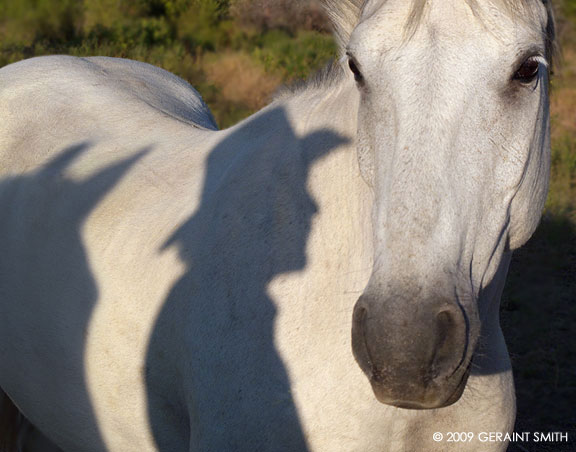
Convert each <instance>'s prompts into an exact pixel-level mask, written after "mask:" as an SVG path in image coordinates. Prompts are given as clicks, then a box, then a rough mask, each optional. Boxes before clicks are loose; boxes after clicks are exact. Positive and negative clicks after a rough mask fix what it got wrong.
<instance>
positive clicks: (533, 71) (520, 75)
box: [514, 57, 540, 83]
mask: <svg viewBox="0 0 576 452" xmlns="http://www.w3.org/2000/svg"><path fill="white" fill-rule="evenodd" d="M539 69H540V63H539V62H538V60H536V59H535V58H533V57H532V58H528V59H527V60H526V61H524V63H522V66H520V69H518V70H517V71H516V73H515V74H514V80H517V81H519V82H521V83H530V82H532V81H533V80H534V79H535V78H536V76H537V75H538V71H539Z"/></svg>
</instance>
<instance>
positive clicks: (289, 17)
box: [231, 0, 330, 31]
mask: <svg viewBox="0 0 576 452" xmlns="http://www.w3.org/2000/svg"><path fill="white" fill-rule="evenodd" d="M231 12H232V15H233V16H234V17H235V18H236V19H237V20H238V21H239V22H240V23H242V24H244V25H249V26H255V27H258V28H261V29H269V28H284V29H287V30H291V31H295V30H303V29H304V30H321V31H329V29H330V25H329V22H328V20H327V18H326V15H325V14H324V12H323V10H322V6H321V5H320V2H319V1H318V0H288V1H287V0H236V1H235V2H234V3H233V4H232V7H231Z"/></svg>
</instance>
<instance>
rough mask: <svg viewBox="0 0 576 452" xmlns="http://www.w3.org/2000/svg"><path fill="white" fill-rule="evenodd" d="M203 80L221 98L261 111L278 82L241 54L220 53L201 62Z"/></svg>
mask: <svg viewBox="0 0 576 452" xmlns="http://www.w3.org/2000/svg"><path fill="white" fill-rule="evenodd" d="M203 66H204V71H205V73H206V77H207V79H208V80H209V81H210V82H212V83H213V84H214V85H215V86H216V87H217V88H218V90H219V92H220V94H221V96H222V97H223V98H224V99H225V100H227V101H229V102H233V103H236V104H243V105H246V106H248V107H249V108H251V109H254V110H256V109H259V108H262V107H263V106H264V105H266V103H267V102H268V101H269V99H270V97H271V95H272V93H273V92H274V91H275V90H276V88H277V87H278V85H279V84H280V83H281V82H282V78H281V77H280V76H279V75H277V74H274V73H267V72H265V71H264V68H263V67H261V66H260V65H259V64H258V63H255V62H254V61H253V60H252V59H251V58H250V57H249V56H248V55H246V54H244V53H232V52H229V53H224V54H221V55H219V56H218V57H217V58H212V59H210V58H207V60H206V61H204V62H203Z"/></svg>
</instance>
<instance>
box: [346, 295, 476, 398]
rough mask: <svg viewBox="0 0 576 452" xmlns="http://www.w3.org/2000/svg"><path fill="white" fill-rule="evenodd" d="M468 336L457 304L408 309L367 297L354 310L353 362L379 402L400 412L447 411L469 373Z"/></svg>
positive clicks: (437, 301)
mask: <svg viewBox="0 0 576 452" xmlns="http://www.w3.org/2000/svg"><path fill="white" fill-rule="evenodd" d="M469 335H470V328H469V321H468V318H467V316H466V312H465V310H464V309H463V308H462V307H461V305H459V303H458V301H457V300H451V299H447V298H440V297H438V298H434V299H428V300H426V301H419V302H415V303H408V302H401V301H400V300H393V301H391V300H386V299H385V298H384V297H381V296H380V297H378V296H372V295H366V294H364V295H362V296H361V297H360V299H359V300H358V301H357V303H356V306H355V308H354V316H353V324H352V349H353V352H354V357H355V358H356V361H357V362H358V364H359V366H360V368H361V369H362V371H363V372H364V373H365V374H366V376H367V377H368V379H369V380H370V383H371V385H372V389H373V391H374V394H375V396H376V398H377V399H378V400H379V401H380V402H382V403H384V404H387V405H393V406H396V407H399V408H409V409H433V408H442V407H445V406H448V405H451V404H453V403H455V402H456V401H457V400H458V399H459V398H460V396H461V395H462V392H463V391H464V387H465V386H466V382H467V379H468V375H469V369H470V359H471V353H469V351H470V345H469V344H470V342H471V341H470V337H469Z"/></svg>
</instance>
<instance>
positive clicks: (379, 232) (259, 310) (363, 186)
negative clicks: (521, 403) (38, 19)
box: [0, 0, 553, 452]
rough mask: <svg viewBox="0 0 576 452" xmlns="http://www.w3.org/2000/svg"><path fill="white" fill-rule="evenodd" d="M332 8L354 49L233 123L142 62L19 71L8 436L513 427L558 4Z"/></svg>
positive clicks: (5, 322)
mask: <svg viewBox="0 0 576 452" xmlns="http://www.w3.org/2000/svg"><path fill="white" fill-rule="evenodd" d="M327 8H328V11H329V13H330V15H331V17H332V19H333V22H334V26H335V29H336V33H337V37H338V39H339V43H340V46H341V53H342V60H341V63H342V64H341V65H334V66H333V67H332V68H330V69H329V70H327V71H326V72H324V73H323V74H321V75H320V76H318V77H317V78H315V79H314V80H313V81H310V82H309V83H307V84H305V85H304V86H302V87H300V88H297V89H293V90H292V91H289V90H288V91H286V92H285V93H284V94H283V95H282V96H280V97H279V98H277V99H276V100H275V101H274V102H272V104H271V105H269V106H268V107H266V108H265V109H263V110H262V111H260V112H259V113H257V114H255V115H254V116H252V117H250V118H248V119H247V120H245V121H243V122H241V123H240V124H238V125H237V126H235V127H232V128H230V129H228V130H223V131H217V130H216V127H215V125H214V121H213V119H212V116H211V114H210V112H209V111H208V109H207V107H206V106H205V105H204V103H203V102H202V100H201V98H200V96H199V94H198V93H197V92H196V91H194V90H193V89H192V88H191V87H190V86H189V85H188V84H186V83H185V82H183V81H182V80H180V79H178V78H177V77H175V76H173V75H171V74H169V73H167V72H165V71H163V70H160V69H158V68H154V67H151V66H148V65H146V64H143V63H137V62H133V61H126V60H120V59H112V58H86V59H84V58H72V57H65V56H56V57H45V58H35V59H31V60H27V61H23V62H20V63H17V64H14V65H11V66H8V67H5V68H3V69H2V70H1V71H0V118H1V121H0V171H1V175H2V178H1V180H0V209H1V211H0V212H1V216H0V387H1V388H2V390H3V391H4V393H5V395H6V396H7V397H6V396H5V411H4V417H3V420H2V422H3V423H4V425H5V427H6V426H8V425H9V424H10V422H11V425H12V426H16V425H17V423H16V422H14V421H15V420H16V419H15V417H14V416H15V415H16V409H15V406H16V407H18V410H19V411H20V412H21V413H23V415H24V416H25V419H26V420H27V421H26V422H24V423H22V424H21V425H20V429H19V432H16V431H15V430H13V431H12V433H10V432H8V429H7V428H5V436H4V438H3V439H4V448H5V449H6V450H8V448H9V447H14V448H17V447H18V445H17V444H16V443H19V442H20V443H23V448H24V450H25V451H30V452H32V451H43V452H46V451H48V450H61V451H65V452H103V451H109V452H131V451H134V452H144V451H161V452H180V451H189V452H200V451H202V452H206V451H213V452H234V451H274V452H278V451H280V452H281V451H289V452H303V451H306V452H328V451H329V452H338V451H342V452H351V451H352V452H382V451H394V452H396V451H428V452H429V451H452V450H453V451H482V452H486V451H503V450H505V449H506V441H491V442H486V438H487V437H486V436H483V435H481V433H489V432H496V433H505V432H510V431H511V430H512V429H513V425H514V416H515V397H514V389H513V380H512V373H511V368H510V361H509V357H508V353H507V350H506V345H505V343H504V339H503V336H502V333H501V330H500V326H499V318H498V316H499V300H500V296H501V291H502V286H503V284H504V280H505V276H506V272H507V267H508V263H509V260H510V254H511V251H512V250H514V249H515V248H518V247H519V246H521V245H522V244H523V243H524V242H526V241H527V240H528V238H529V237H530V235H531V234H532V232H533V231H534V229H535V227H536V225H537V223H538V221H539V217H540V213H541V210H542V207H543V204H544V200H545V197H546V192H547V184H548V168H549V133H548V129H549V113H548V70H547V68H548V67H549V62H550V47H551V42H552V39H553V23H552V18H551V14H550V9H549V6H548V5H546V4H544V3H542V0H467V1H461V0H427V1H425V0H414V1H413V2H412V1H406V0H368V1H366V2H363V1H361V0H340V1H339V0H330V1H328V2H327ZM10 401H11V402H10ZM12 402H13V405H11V403H12ZM10 407H12V409H10ZM9 413H12V415H13V417H12V418H9V417H10V416H9ZM28 423H29V424H28ZM24 424H27V425H31V426H33V427H27V428H25V426H24ZM435 432H438V433H439V434H442V435H443V440H441V441H438V440H439V439H440V435H437V436H435V437H433V434H434V433H435ZM450 432H466V434H465V435H464V437H462V436H460V437H455V436H454V435H451V434H450ZM458 438H459V439H460V440H461V441H462V440H464V442H454V441H450V440H457V439H458ZM9 443H10V444H9Z"/></svg>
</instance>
